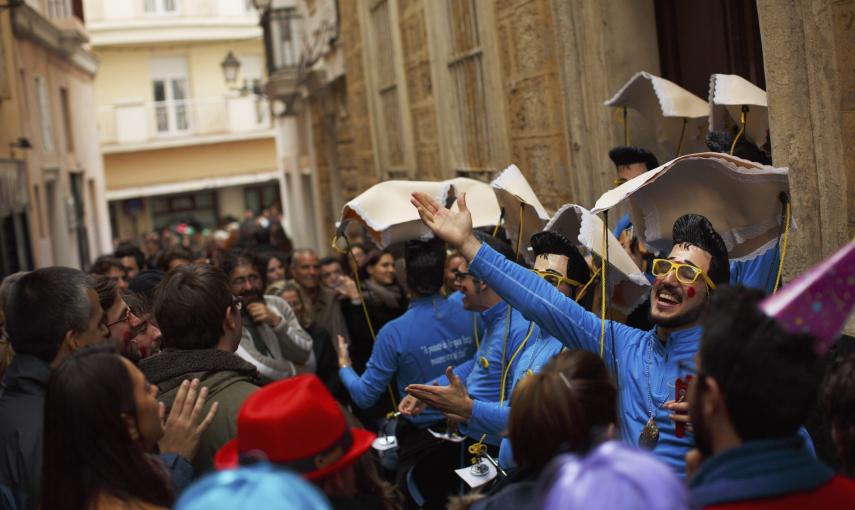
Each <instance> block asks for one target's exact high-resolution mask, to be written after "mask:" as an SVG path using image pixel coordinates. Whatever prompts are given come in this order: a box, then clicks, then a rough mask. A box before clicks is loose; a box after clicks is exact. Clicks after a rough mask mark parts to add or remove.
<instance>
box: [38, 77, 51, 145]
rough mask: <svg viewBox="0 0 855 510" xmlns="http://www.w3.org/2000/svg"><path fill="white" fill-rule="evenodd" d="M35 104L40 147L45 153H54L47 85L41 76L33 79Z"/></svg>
mask: <svg viewBox="0 0 855 510" xmlns="http://www.w3.org/2000/svg"><path fill="white" fill-rule="evenodd" d="M35 82H36V102H37V104H38V109H39V123H40V124H41V127H42V146H43V148H44V150H45V152H53V151H54V143H53V121H52V116H51V109H50V98H49V97H48V91H47V85H46V84H45V79H44V78H43V77H42V76H36V77H35Z"/></svg>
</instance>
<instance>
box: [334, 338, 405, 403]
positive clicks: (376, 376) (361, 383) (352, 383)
mask: <svg viewBox="0 0 855 510" xmlns="http://www.w3.org/2000/svg"><path fill="white" fill-rule="evenodd" d="M397 342H398V330H397V329H396V328H386V327H384V328H382V329H381V330H380V332H379V333H378V334H377V341H376V342H375V343H374V348H373V349H372V351H371V357H370V358H368V363H367V364H366V365H365V372H364V373H363V374H362V376H361V377H360V376H359V375H357V374H356V371H355V370H354V369H353V367H346V368H340V369H339V371H338V375H339V378H340V379H341V382H342V384H344V386H345V387H346V388H347V391H348V392H349V393H350V398H352V399H353V402H354V403H355V404H356V405H357V406H359V407H360V408H362V409H367V408H369V407H371V406H372V405H374V403H375V402H377V399H378V398H380V395H382V394H383V392H384V391H386V386H388V385H389V382H390V381H391V380H392V378H393V377H394V376H395V373H396V372H397V371H398V351H397V349H396V348H395V346H396V344H397Z"/></svg>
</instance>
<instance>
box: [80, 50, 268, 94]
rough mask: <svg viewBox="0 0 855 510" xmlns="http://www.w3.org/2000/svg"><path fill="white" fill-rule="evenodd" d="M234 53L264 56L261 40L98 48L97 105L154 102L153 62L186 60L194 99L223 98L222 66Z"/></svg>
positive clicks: (239, 56) (224, 85)
mask: <svg viewBox="0 0 855 510" xmlns="http://www.w3.org/2000/svg"><path fill="white" fill-rule="evenodd" d="M229 51H232V52H234V54H235V55H236V56H237V57H238V58H241V57H242V56H243V55H250V54H253V55H258V56H259V57H260V58H262V60H263V57H264V48H263V46H262V42H261V40H260V39H255V40H246V41H233V42H222V43H219V42H218V43H204V44H183V45H161V46H146V47H136V48H119V47H109V48H97V49H96V50H95V54H96V55H97V56H98V58H100V59H101V67H100V69H99V71H98V76H97V78H96V82H95V88H96V90H97V101H98V106H112V104H113V103H114V102H115V101H122V100H126V99H139V98H143V99H145V101H147V102H150V101H153V100H154V97H153V90H152V86H151V65H150V62H151V59H152V58H157V57H182V56H183V57H185V58H186V59H187V76H188V80H189V82H190V83H189V85H190V92H191V98H193V97H196V98H208V97H213V96H222V95H223V94H226V93H227V92H229V87H228V86H227V85H226V83H225V80H224V79H223V71H222V67H220V63H221V62H222V61H223V59H224V58H225V56H226V54H227V53H228V52H229Z"/></svg>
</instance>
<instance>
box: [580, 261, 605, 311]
mask: <svg viewBox="0 0 855 510" xmlns="http://www.w3.org/2000/svg"><path fill="white" fill-rule="evenodd" d="M600 269H601V268H599V267H597V268H596V270H595V271H594V272H593V273H592V274H591V278H590V279H588V283H586V284H585V285H582V288H581V289H579V292H577V293H576V302H577V303H578V302H579V301H581V300H582V298H583V297H585V293H586V292H587V291H588V287H590V286H591V284H592V283H594V280H596V279H597V275H598V274H600Z"/></svg>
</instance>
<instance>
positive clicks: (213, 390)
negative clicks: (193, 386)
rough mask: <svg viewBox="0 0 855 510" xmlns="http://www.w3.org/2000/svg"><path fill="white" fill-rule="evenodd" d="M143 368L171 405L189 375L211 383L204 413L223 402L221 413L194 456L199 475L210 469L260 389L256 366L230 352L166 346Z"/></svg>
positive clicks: (233, 435)
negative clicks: (243, 409)
mask: <svg viewBox="0 0 855 510" xmlns="http://www.w3.org/2000/svg"><path fill="white" fill-rule="evenodd" d="M140 370H142V372H143V374H145V376H146V379H148V381H149V382H150V383H152V384H156V385H157V388H158V390H159V393H158V395H157V399H158V400H160V401H161V402H163V403H164V404H166V406H167V408H169V407H171V406H172V402H173V401H174V400H175V396H176V394H177V393H178V387H179V386H181V382H182V381H184V380H185V379H191V380H192V379H194V378H196V379H199V381H200V382H201V385H202V386H207V387H208V400H207V401H206V402H205V408H204V410H203V411H202V412H203V413H204V414H207V412H208V410H209V409H210V408H211V405H212V404H213V403H214V402H219V409H218V411H217V415H216V416H215V417H214V421H213V422H212V423H211V426H210V427H208V430H206V431H205V432H204V433H203V434H202V439H201V441H200V442H199V450H198V451H197V453H196V457H195V458H194V459H192V462H193V468H194V469H195V471H196V474H197V475H201V474H203V473H205V472H206V471H208V470H210V469H211V468H212V467H213V466H214V456H215V455H216V454H217V451H218V450H219V449H220V448H222V446H223V445H224V444H226V443H227V442H228V441H229V440H231V439H233V438H234V437H235V436H236V435H237V416H238V412H239V411H240V407H241V405H243V401H244V400H246V398H247V397H248V396H249V395H250V394H251V393H252V392H254V391H255V390H257V389H258V386H257V385H256V382H257V374H256V370H255V367H254V366H252V365H251V364H249V363H247V362H246V361H244V360H242V359H241V358H239V357H238V356H237V355H236V354H234V353H230V352H223V351H217V350H213V349H204V350H188V351H185V350H179V349H166V350H164V351H163V352H161V353H160V354H157V355H154V356H152V357H150V358H145V359H144V360H142V361H141V362H140Z"/></svg>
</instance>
